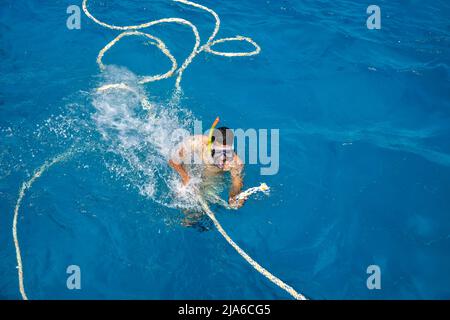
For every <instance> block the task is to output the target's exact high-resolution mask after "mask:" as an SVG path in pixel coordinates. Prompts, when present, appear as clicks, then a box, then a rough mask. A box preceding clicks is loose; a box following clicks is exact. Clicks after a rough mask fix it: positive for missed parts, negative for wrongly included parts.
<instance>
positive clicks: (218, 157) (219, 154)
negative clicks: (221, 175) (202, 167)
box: [211, 145, 234, 169]
mask: <svg viewBox="0 0 450 320" xmlns="http://www.w3.org/2000/svg"><path fill="white" fill-rule="evenodd" d="M233 155H234V150H233V147H231V146H227V145H225V146H221V147H213V148H212V149H211V157H212V158H213V161H214V164H215V165H216V166H218V167H219V168H220V169H223V168H224V167H225V163H226V162H227V161H231V160H232V159H233Z"/></svg>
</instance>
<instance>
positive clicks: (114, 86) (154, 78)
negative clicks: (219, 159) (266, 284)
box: [12, 0, 306, 300]
mask: <svg viewBox="0 0 450 320" xmlns="http://www.w3.org/2000/svg"><path fill="white" fill-rule="evenodd" d="M174 1H175V2H179V3H182V4H185V5H188V6H192V7H195V8H199V9H201V10H204V11H206V12H208V13H210V14H211V15H212V16H213V17H214V20H215V27H214V30H213V32H212V33H211V35H210V36H209V38H208V41H207V42H206V43H205V44H204V45H203V46H201V47H200V35H199V33H198V30H197V27H196V26H195V25H193V24H192V23H191V22H190V21H188V20H185V19H181V18H165V19H159V20H154V21H150V22H146V23H143V24H139V25H133V26H116V25H112V24H108V23H105V22H102V21H100V20H98V19H97V18H95V17H94V16H93V15H92V14H91V13H90V12H89V10H88V8H87V0H83V3H82V8H83V11H84V13H85V14H86V16H87V17H88V18H89V19H91V20H92V21H94V22H95V23H97V24H99V25H101V26H103V27H105V28H108V29H113V30H121V31H124V32H122V33H121V34H119V35H118V36H117V37H115V38H114V39H113V40H112V41H111V42H109V43H108V44H107V45H106V46H105V47H104V48H103V49H101V50H100V52H99V54H98V56H97V64H98V65H99V67H100V69H101V70H103V69H104V68H105V65H104V64H103V57H104V55H105V53H106V52H107V51H108V50H109V49H111V48H112V47H113V46H114V45H115V44H116V43H117V42H119V41H120V40H121V39H122V38H123V37H128V36H143V37H146V38H148V39H150V40H151V41H149V43H150V44H151V45H154V46H156V47H157V48H158V49H159V50H160V51H161V52H162V53H163V54H164V55H165V56H166V57H168V58H169V59H170V61H171V63H172V67H171V69H170V70H169V71H167V72H166V73H163V74H159V75H154V76H143V77H140V80H139V83H141V84H143V83H147V82H152V81H159V80H162V79H167V78H169V77H171V76H172V75H173V74H174V73H175V72H177V73H178V76H177V79H176V81H175V88H176V89H177V91H180V90H181V87H180V82H181V79H182V75H183V72H184V70H186V68H187V67H188V66H189V64H190V63H191V62H192V60H193V59H194V58H195V56H196V55H197V54H199V53H200V52H202V51H204V52H207V53H210V54H214V55H218V56H225V57H243V56H252V55H256V54H259V52H260V51H261V48H260V47H259V46H258V44H256V42H254V41H253V40H252V39H251V38H248V37H243V36H236V37H231V38H223V39H217V40H214V39H215V37H216V35H217V33H218V32H219V28H220V18H219V16H218V15H217V13H215V12H214V11H213V10H211V9H209V8H207V7H205V6H202V5H200V4H197V3H194V2H191V1H186V0H174ZM162 23H177V24H182V25H187V26H189V27H190V28H191V29H192V32H193V33H194V37H195V44H194V47H193V49H192V52H191V53H190V55H189V56H188V57H187V58H186V60H185V61H184V62H183V64H182V65H181V67H180V68H179V69H178V70H177V67H178V64H177V61H176V59H175V58H174V56H173V55H172V54H171V53H170V51H169V49H168V48H167V46H166V45H165V43H164V42H163V41H162V40H161V39H159V38H157V37H155V36H153V35H151V34H148V33H144V32H139V31H136V30H138V29H143V28H148V27H151V26H154V25H157V24H162ZM130 30H131V31H130ZM229 41H244V42H248V43H250V44H252V45H253V46H254V47H255V50H254V51H251V52H220V51H217V50H213V49H211V47H212V46H214V45H216V44H218V43H224V42H229ZM112 89H119V90H128V91H131V92H133V93H134V94H136V95H138V96H139V94H138V92H136V90H134V89H133V88H131V87H129V86H128V85H126V84H124V83H114V84H107V85H104V86H102V87H100V88H98V89H97V92H103V91H107V90H112ZM141 104H142V106H143V107H144V109H150V108H151V104H150V102H149V101H148V100H147V98H146V97H144V98H142V99H141ZM70 154H71V153H70V151H68V152H66V153H64V154H61V155H59V156H57V157H55V158H54V159H53V160H51V161H50V162H46V163H44V164H43V165H42V166H41V167H39V168H38V170H37V171H36V172H35V174H34V175H33V176H32V177H31V179H29V180H28V181H26V182H24V183H23V184H22V186H21V188H20V191H19V196H18V199H17V203H16V207H15V209H14V218H13V227H12V233H13V240H14V246H15V248H16V259H17V269H18V271H17V273H18V278H19V290H20V294H21V295H22V298H23V299H24V300H28V297H27V295H26V293H25V287H24V272H23V265H22V257H21V253H20V246H19V240H18V237H17V224H18V221H17V220H18V215H19V209H20V205H21V203H22V199H23V197H24V196H25V193H26V191H27V190H28V189H30V188H31V187H32V185H33V183H34V182H35V181H36V180H37V179H38V178H39V177H40V176H41V175H42V174H43V173H44V172H45V171H46V170H47V169H48V168H50V167H51V166H52V165H54V164H56V163H58V162H60V161H62V160H65V159H66V158H67V157H68V156H69V155H70ZM199 201H200V203H201V205H202V207H203V209H204V210H205V212H206V214H207V215H208V217H209V218H210V219H211V220H212V222H213V223H214V225H215V227H216V228H217V230H218V231H219V232H220V234H221V235H222V236H223V237H224V238H225V240H226V241H227V242H228V243H229V244H230V245H231V246H232V247H233V248H234V249H235V250H236V251H237V252H238V253H239V254H240V255H241V256H242V257H243V258H244V259H245V260H246V261H247V262H248V263H249V264H250V265H251V266H252V267H253V268H254V269H255V270H257V271H258V272H259V273H261V274H262V275H263V276H265V277H266V278H267V279H269V280H270V281H272V282H273V283H274V284H275V285H277V286H278V287H280V288H281V289H283V290H285V291H286V292H288V293H289V294H290V295H292V296H293V297H294V298H295V299H298V300H305V299H306V298H305V296H303V295H302V294H300V293H298V292H297V291H295V290H294V289H293V288H292V287H291V286H289V285H288V284H286V283H284V282H283V281H281V280H280V279H279V278H277V277H276V276H274V275H273V274H271V273H270V272H269V271H268V270H266V269H265V268H264V267H262V266H261V265H260V264H259V263H257V262H256V261H255V260H253V259H252V258H251V257H250V256H249V255H248V254H247V253H246V252H245V251H244V250H242V249H241V248H240V247H239V246H238V245H237V244H236V243H235V242H234V241H233V240H232V239H231V238H230V236H228V234H227V233H226V232H225V230H224V229H223V228H222V226H221V225H220V223H219V221H218V220H217V219H216V217H215V215H214V213H213V212H212V211H211V209H210V208H209V206H208V204H207V203H206V202H205V201H204V200H203V199H200V200H199Z"/></svg>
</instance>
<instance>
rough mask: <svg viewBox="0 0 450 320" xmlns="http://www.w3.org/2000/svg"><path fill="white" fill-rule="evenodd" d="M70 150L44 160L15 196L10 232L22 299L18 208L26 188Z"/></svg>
mask: <svg viewBox="0 0 450 320" xmlns="http://www.w3.org/2000/svg"><path fill="white" fill-rule="evenodd" d="M70 154H71V153H70V151H68V152H65V153H63V154H61V155H59V156H57V157H55V158H53V160H51V161H49V162H45V163H44V164H43V165H42V166H41V167H39V169H37V170H36V172H35V173H34V174H33V176H32V177H31V178H30V179H29V180H28V181H25V182H24V183H22V186H21V187H20V191H19V197H18V198H17V202H16V207H15V208H14V218H13V226H12V234H13V240H14V247H15V248H16V260H17V274H18V278H19V290H20V294H21V295H22V299H23V300H28V297H27V295H26V293H25V286H24V282H23V264H22V256H21V254H20V246H19V238H18V237H17V219H18V216H19V209H20V205H21V203H22V199H23V197H24V196H25V193H26V191H27V190H28V189H30V188H31V186H32V185H33V183H34V182H35V181H36V180H37V179H38V178H39V177H40V176H41V175H42V174H43V173H44V172H45V171H46V170H47V169H48V168H50V167H51V166H52V165H54V164H55V163H57V162H60V161H62V160H65V159H66V158H67V157H68V156H69V155H70Z"/></svg>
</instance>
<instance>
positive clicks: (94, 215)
mask: <svg viewBox="0 0 450 320" xmlns="http://www.w3.org/2000/svg"><path fill="white" fill-rule="evenodd" d="M199 3H200V4H202V5H205V6H207V7H209V8H211V9H213V10H215V11H216V12H217V14H218V15H219V16H220V18H221V23H222V24H221V28H220V32H219V34H218V37H217V38H226V37H234V36H236V35H242V36H247V37H251V38H252V39H253V40H254V41H255V42H256V43H257V44H258V45H259V46H260V47H261V53H260V54H259V55H255V56H251V57H235V58H228V57H220V56H215V55H211V54H207V53H205V52H203V53H201V54H199V55H198V56H197V57H196V58H195V59H194V61H193V63H192V64H191V65H190V66H189V67H188V69H187V70H186V71H185V73H184V76H183V80H182V82H181V86H182V89H183V94H182V96H181V98H180V100H179V101H178V102H177V103H176V104H174V102H173V100H172V99H171V97H172V95H173V92H174V91H173V90H174V84H175V77H172V78H169V79H166V80H162V81H158V82H154V83H149V84H145V85H142V86H139V88H138V89H139V90H141V92H144V93H145V95H146V96H147V97H148V98H149V100H150V101H151V103H152V104H153V105H154V106H155V111H157V113H154V114H151V115H150V116H148V115H147V114H146V113H145V112H144V111H143V110H138V109H137V108H136V105H138V101H136V98H135V97H133V96H132V95H125V96H123V95H119V94H117V95H109V96H99V95H97V94H95V93H94V90H95V88H97V87H98V86H99V85H101V84H105V83H108V82H110V81H112V80H117V79H119V80H124V79H125V80H126V81H131V82H133V81H134V79H135V75H147V74H148V75H151V74H156V73H163V72H165V71H166V70H168V69H169V68H170V64H169V62H168V60H167V58H165V57H164V56H163V55H162V54H161V52H160V51H158V50H157V49H155V47H153V46H145V45H144V44H145V43H144V42H145V41H144V40H143V39H142V38H137V37H136V38H129V39H126V40H123V41H121V42H120V43H118V44H117V46H115V47H114V48H113V49H111V52H110V53H108V55H107V56H105V58H104V62H105V64H110V65H115V67H114V66H113V67H109V68H108V69H107V70H106V71H104V72H101V71H100V70H99V67H98V65H97V64H96V58H97V54H98V51H99V50H100V49H101V48H103V47H104V46H105V45H106V44H107V43H108V42H109V41H111V40H112V39H113V38H114V37H115V36H117V35H118V34H119V33H120V32H119V31H114V30H108V29H106V28H103V27H101V26H99V25H97V24H95V23H93V22H92V21H91V20H89V19H88V18H87V17H86V15H84V14H83V13H81V29H80V30H69V29H68V28H67V27H66V19H67V18H68V16H69V15H68V14H67V13H66V9H67V7H68V6H69V5H71V4H75V5H78V6H80V7H81V1H80V0H77V1H68V0H67V1H61V0H56V1H55V0H53V1H37V0H34V1H31V0H22V1H10V0H3V1H2V3H1V4H0V57H1V61H2V62H1V65H0V246H1V250H0V298H2V299H20V293H19V288H18V278H17V269H16V265H17V262H16V255H15V250H14V244H13V238H12V232H11V226H12V221H13V214H14V208H15V205H16V201H17V198H18V193H19V189H20V187H21V185H22V183H23V182H24V181H26V180H28V179H29V178H30V177H31V176H32V175H33V173H34V171H35V170H36V169H37V168H38V167H39V166H41V165H42V164H43V163H44V162H45V161H47V160H50V159H52V158H54V157H55V156H57V155H59V154H61V153H63V152H65V151H66V150H68V149H72V150H80V151H78V152H76V154H74V155H73V156H72V157H70V158H69V159H67V160H66V161H63V162H61V163H58V164H56V165H54V166H53V167H51V168H50V169H49V170H48V171H46V172H44V174H43V175H42V177H41V178H39V179H38V180H36V182H35V183H34V185H33V187H32V188H31V189H29V190H28V192H27V193H26V195H25V197H24V199H23V202H22V205H21V208H20V212H19V226H18V235H19V240H20V246H21V250H22V258H23V264H24V284H25V289H26V292H27V294H28V297H29V298H30V299H287V298H290V297H289V295H287V294H286V293H285V292H284V291H282V290H280V289H279V288H277V287H276V286H274V285H273V284H272V283H270V282H269V281H268V280H267V279H265V278H264V277H262V276H261V275H260V274H259V273H257V272H256V271H255V270H253V269H252V268H251V267H250V266H249V265H248V264H247V263H246V262H245V261H244V260H243V259H242V258H241V257H240V256H239V255H238V254H237V253H236V252H235V251H234V250H233V249H232V248H231V247H230V246H229V245H228V244H227V243H226V242H225V241H224V239H223V238H222V237H221V235H220V234H219V233H218V232H217V231H215V229H214V228H211V230H209V231H206V232H200V231H199V230H198V229H197V228H186V227H183V226H182V225H181V224H180V221H181V219H182V213H181V211H180V209H179V208H177V207H176V203H174V200H172V199H171V197H170V196H168V195H170V193H169V192H168V191H167V189H164V188H167V187H164V186H167V184H168V182H167V181H164V177H170V178H171V179H172V178H173V176H172V175H171V173H170V172H171V171H170V169H169V168H167V165H166V164H165V163H164V162H163V161H161V159H160V158H158V152H157V151H158V150H159V151H161V150H163V149H164V141H162V142H161V141H159V140H158V139H159V137H160V136H164V135H166V134H167V133H168V132H170V131H171V130H173V129H174V128H175V127H176V126H177V125H180V126H185V127H189V126H190V125H192V122H193V120H194V119H198V120H203V121H204V123H205V124H206V125H205V126H208V125H209V124H210V123H211V122H212V121H213V120H214V119H215V117H216V116H218V115H219V116H220V118H221V122H220V123H221V124H222V125H227V126H229V127H233V128H244V129H248V128H268V129H271V128H276V129H280V169H279V172H278V173H277V174H276V175H272V176H261V175H260V167H261V166H262V165H261V164H259V165H247V166H246V169H245V173H246V174H245V187H250V186H253V185H256V184H258V183H259V182H260V181H265V182H266V183H267V184H269V185H270V186H271V188H272V192H271V194H270V196H269V197H259V198H258V199H250V200H249V201H248V203H247V204H246V205H245V206H244V207H243V208H242V209H240V210H239V211H229V210H225V209H223V208H219V207H214V208H213V209H214V211H215V212H216V215H217V217H218V219H219V220H220V221H221V222H222V224H223V226H224V228H225V229H226V230H227V231H228V232H229V234H230V236H231V237H232V238H233V239H234V240H235V241H236V242H237V243H238V244H239V245H241V246H242V247H243V248H244V250H246V251H247V252H248V253H249V254H250V255H251V256H252V257H253V258H255V259H256V260H257V261H259V262H260V263H261V264H262V265H263V266H265V267H266V268H267V269H269V270H270V271H271V272H273V273H274V274H275V275H277V276H279V277H280V278H281V279H283V280H284V281H286V282H287V283H288V284H290V285H291V286H293V287H294V288H296V289H297V290H298V291H299V292H301V293H303V294H305V295H306V296H307V297H309V298H312V299H449V298H450V289H449V288H450V272H449V270H450V255H449V252H450V217H449V214H450V200H449V191H450V144H449V141H450V140H449V139H450V79H449V76H450V69H449V68H450V4H449V2H448V1H444V0H436V1H429V2H428V1H415V0H408V1H407V0H405V1H382V0H379V1H377V2H376V4H377V5H379V6H380V8H381V18H382V20H381V29H380V30H368V29H367V27H366V19H367V17H368V15H367V13H366V9H367V6H368V5H370V4H372V3H369V2H364V1H357V0H337V1H324V0H321V1H317V0H314V1H313V0H308V1H306V0H285V1H276V0H268V1H263V0H261V1H260V0H258V1H257V0H241V1H212V0H199ZM88 7H89V10H90V11H91V12H92V13H93V14H94V16H96V17H97V18H98V19H100V20H102V21H107V22H108V23H112V24H115V25H132V24H139V23H144V22H147V21H150V20H155V19H160V18H166V17H179V18H184V19H186V20H189V21H192V23H194V24H195V25H196V26H197V28H198V29H199V32H200V36H201V39H202V41H203V42H204V41H206V39H207V38H208V37H209V34H210V33H211V32H212V30H213V28H214V19H213V18H212V16H210V15H209V14H207V13H206V12H204V11H201V10H199V9H196V8H192V7H188V6H186V5H183V4H180V3H175V2H172V1H169V0H164V1H163V0H158V1H156V0H152V1H131V0H126V1H125V0H122V1H118V0H117V1H109V0H108V1H99V0H93V1H90V2H89V3H88ZM141 31H144V32H150V33H151V34H153V35H155V36H157V37H159V38H161V39H163V40H164V42H165V43H166V45H167V47H168V48H169V49H170V51H171V52H172V53H173V55H174V56H175V58H176V59H177V61H178V62H179V64H181V62H182V61H183V60H184V59H185V58H186V57H187V56H188V54H189V53H190V51H191V50H192V46H193V43H194V37H193V35H192V32H191V31H190V30H189V28H188V27H186V26H181V25H173V24H166V25H164V26H155V27H151V28H149V29H145V30H141ZM216 48H217V49H218V50H219V49H220V50H224V51H251V50H253V48H252V47H251V46H250V45H248V44H245V43H224V44H218V45H217V47H216ZM112 104H114V105H115V106H117V107H118V110H119V111H118V112H117V113H115V112H116V111H111V110H110V109H109V108H108V107H109V106H111V105H112ZM146 123H148V125H147V126H146V125H145V124H146ZM205 129H206V128H205ZM105 137H106V138H105ZM163 152H165V151H163ZM171 183H174V181H173V179H172V180H171ZM169 184H170V183H169ZM210 227H212V226H210ZM69 265H78V266H80V268H81V275H82V278H81V279H82V288H81V290H68V289H67V287H66V279H67V277H68V274H67V273H66V268H67V267H68V266H69ZM370 265H378V266H379V267H380V270H381V289H380V290H368V288H367V286H366V280H367V278H368V276H369V275H368V274H367V272H366V270H367V267H368V266H370Z"/></svg>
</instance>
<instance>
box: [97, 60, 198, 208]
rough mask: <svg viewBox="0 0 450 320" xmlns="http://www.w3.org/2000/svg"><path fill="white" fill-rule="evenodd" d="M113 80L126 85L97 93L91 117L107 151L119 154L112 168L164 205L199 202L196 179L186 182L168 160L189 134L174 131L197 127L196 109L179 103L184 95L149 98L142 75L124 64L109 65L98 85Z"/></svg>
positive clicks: (110, 164) (185, 205)
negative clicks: (143, 84) (141, 81)
mask: <svg viewBox="0 0 450 320" xmlns="http://www.w3.org/2000/svg"><path fill="white" fill-rule="evenodd" d="M108 84H123V85H121V88H120V87H119V88H112V89H109V90H101V91H96V92H94V93H93V94H92V105H93V106H94V108H95V112H94V114H93V116H92V118H93V120H94V122H95V125H96V128H97V130H98V132H99V133H100V135H101V137H102V139H103V143H102V145H104V149H105V150H104V151H105V152H107V153H111V154H113V155H114V156H113V159H108V160H107V167H108V168H109V169H110V170H111V171H112V172H114V173H115V174H117V175H118V176H119V177H121V178H124V179H126V180H128V182H129V183H130V184H131V185H132V187H135V188H137V190H138V191H139V193H140V194H141V195H143V196H146V197H149V198H151V199H153V200H154V201H156V202H157V203H159V204H162V205H164V206H168V207H172V208H192V207H196V206H197V205H196V203H195V201H194V200H193V199H194V198H195V197H194V195H195V194H194V193H195V187H193V186H195V185H196V183H195V182H196V179H197V178H195V177H194V178H193V183H191V184H190V186H188V187H186V186H182V185H181V182H180V179H179V177H178V176H177V174H176V172H174V170H172V169H171V168H170V167H169V165H168V163H167V162H168V160H169V157H170V154H171V152H172V149H173V148H174V147H175V146H176V145H177V144H178V143H179V142H180V141H181V140H182V139H183V138H184V137H183V136H178V137H174V136H173V132H175V131H176V130H177V129H180V128H181V129H185V130H186V131H185V132H189V131H188V130H189V129H190V128H192V127H193V121H194V117H193V116H192V114H191V112H189V111H188V110H185V109H183V108H181V107H180V105H179V99H177V100H171V101H169V102H158V101H149V100H148V98H147V96H146V94H145V91H144V88H143V87H142V85H140V84H138V79H137V76H136V75H134V74H133V73H132V72H130V71H128V70H127V69H125V68H121V67H114V66H113V67H108V68H107V70H106V71H105V72H104V73H102V78H101V83H100V85H99V87H101V86H105V85H108ZM124 88H126V89H124ZM143 99H144V100H145V101H146V102H148V103H146V105H147V108H144V106H143V105H142V100H143Z"/></svg>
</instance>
